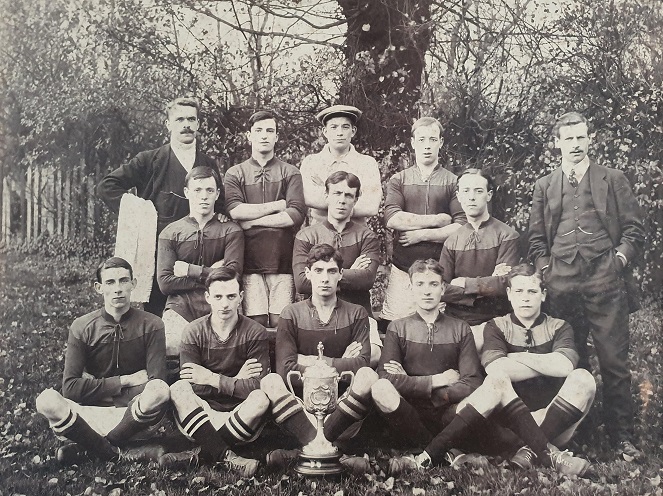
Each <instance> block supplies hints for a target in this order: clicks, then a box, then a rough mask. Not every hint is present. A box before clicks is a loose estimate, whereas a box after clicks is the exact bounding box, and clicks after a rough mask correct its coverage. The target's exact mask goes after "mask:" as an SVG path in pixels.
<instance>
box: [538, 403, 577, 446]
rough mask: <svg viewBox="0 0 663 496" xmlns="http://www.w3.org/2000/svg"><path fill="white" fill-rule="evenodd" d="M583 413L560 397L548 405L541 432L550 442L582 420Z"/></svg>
mask: <svg viewBox="0 0 663 496" xmlns="http://www.w3.org/2000/svg"><path fill="white" fill-rule="evenodd" d="M582 415H583V412H582V411H581V410H579V409H578V408H576V407H575V406H573V405H572V404H571V403H569V402H568V401H566V400H565V399H564V398H562V397H560V396H556V397H555V399H554V400H553V402H552V403H551V404H550V407H549V408H548V411H547V412H546V416H545V418H544V419H543V422H541V430H542V431H543V433H544V434H545V435H546V437H547V438H548V439H550V440H551V441H552V440H553V439H555V438H556V437H557V436H559V435H560V434H562V433H563V432H564V431H565V430H567V429H568V428H569V427H571V426H572V425H573V424H575V423H576V422H578V421H579V420H580V419H581V418H582Z"/></svg>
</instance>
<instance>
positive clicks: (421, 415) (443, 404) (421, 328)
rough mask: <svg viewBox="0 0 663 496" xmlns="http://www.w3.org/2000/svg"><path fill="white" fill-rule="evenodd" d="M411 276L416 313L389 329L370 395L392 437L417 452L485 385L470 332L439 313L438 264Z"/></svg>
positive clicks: (420, 264)
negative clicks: (469, 397) (468, 397)
mask: <svg viewBox="0 0 663 496" xmlns="http://www.w3.org/2000/svg"><path fill="white" fill-rule="evenodd" d="M409 275H410V282H411V286H412V296H413V299H414V302H415V305H416V306H415V308H416V311H415V313H413V314H412V315H410V316H408V317H405V318H402V319H397V320H394V321H393V322H391V324H389V327H388V329H387V334H386V337H385V342H384V348H383V350H382V357H381V358H380V365H379V366H378V373H379V375H380V379H379V380H378V381H377V382H376V383H375V384H374V385H373V387H372V389H371V395H372V398H373V401H374V403H375V405H376V407H377V409H378V411H379V412H380V414H381V415H383V416H384V418H385V420H386V421H387V423H388V425H389V426H390V428H391V432H393V433H394V436H396V437H397V438H398V439H399V440H401V441H403V442H405V443H408V444H411V445H413V446H417V447H419V446H425V445H426V444H427V443H428V442H430V440H431V439H433V436H434V435H435V434H437V433H438V432H439V431H441V430H442V428H443V427H445V426H446V424H448V422H449V420H450V418H452V417H453V414H454V412H455V408H456V406H457V405H458V403H459V402H460V401H461V400H463V399H464V398H466V397H467V396H468V395H470V394H471V393H472V392H473V391H474V390H475V389H476V388H477V387H478V386H479V385H480V384H481V365H480V363H479V357H478V355H477V350H476V347H475V345H474V338H473V336H472V331H471V330H470V326H469V325H468V324H467V323H466V322H464V321H462V320H458V319H455V318H453V317H449V316H447V315H444V314H443V313H441V312H440V301H441V299H442V296H443V294H444V291H445V288H446V285H445V283H444V277H443V271H442V267H441V266H440V264H439V263H438V262H437V260H434V259H428V260H415V261H414V262H413V263H412V265H411V266H410V269H409ZM398 460H399V459H395V460H392V463H391V470H392V471H393V472H394V473H397V472H398V470H397V468H398V466H395V464H394V462H397V461H398Z"/></svg>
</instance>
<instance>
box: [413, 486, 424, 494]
mask: <svg viewBox="0 0 663 496" xmlns="http://www.w3.org/2000/svg"><path fill="white" fill-rule="evenodd" d="M424 494H426V490H425V489H422V488H420V487H415V488H413V489H412V496H424Z"/></svg>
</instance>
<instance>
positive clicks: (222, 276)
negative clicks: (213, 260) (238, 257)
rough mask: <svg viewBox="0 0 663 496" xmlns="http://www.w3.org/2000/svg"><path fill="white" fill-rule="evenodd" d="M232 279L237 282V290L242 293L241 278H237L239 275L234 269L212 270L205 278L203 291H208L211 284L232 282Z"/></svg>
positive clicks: (221, 268)
mask: <svg viewBox="0 0 663 496" xmlns="http://www.w3.org/2000/svg"><path fill="white" fill-rule="evenodd" d="M233 279H234V280H235V281H237V283H238V284H239V290H240V291H242V278H241V277H239V274H238V273H237V271H236V270H235V269H233V268H232V267H217V268H215V269H212V270H211V271H210V273H209V275H208V276H207V279H205V289H207V291H209V287H210V286H211V285H212V283H213V282H216V281H232V280H233Z"/></svg>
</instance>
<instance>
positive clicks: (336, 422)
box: [325, 391, 371, 442]
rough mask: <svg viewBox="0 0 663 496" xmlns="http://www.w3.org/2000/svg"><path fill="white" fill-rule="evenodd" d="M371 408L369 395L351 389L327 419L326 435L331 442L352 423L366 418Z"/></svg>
mask: <svg viewBox="0 0 663 496" xmlns="http://www.w3.org/2000/svg"><path fill="white" fill-rule="evenodd" d="M370 408H371V403H370V399H369V397H368V396H365V397H361V396H359V395H358V394H356V393H355V392H354V391H350V394H348V395H347V396H346V397H345V398H343V399H342V400H341V401H339V403H338V405H337V406H336V410H334V411H333V412H332V413H331V415H329V418H328V419H327V420H326V421H325V437H326V438H327V439H328V440H329V441H331V442H334V441H336V440H337V439H338V438H339V437H340V435H341V434H343V433H344V432H345V431H346V430H347V429H348V428H349V427H350V426H351V425H352V424H354V423H356V422H359V421H360V420H362V419H364V418H366V415H368V412H369V410H370Z"/></svg>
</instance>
